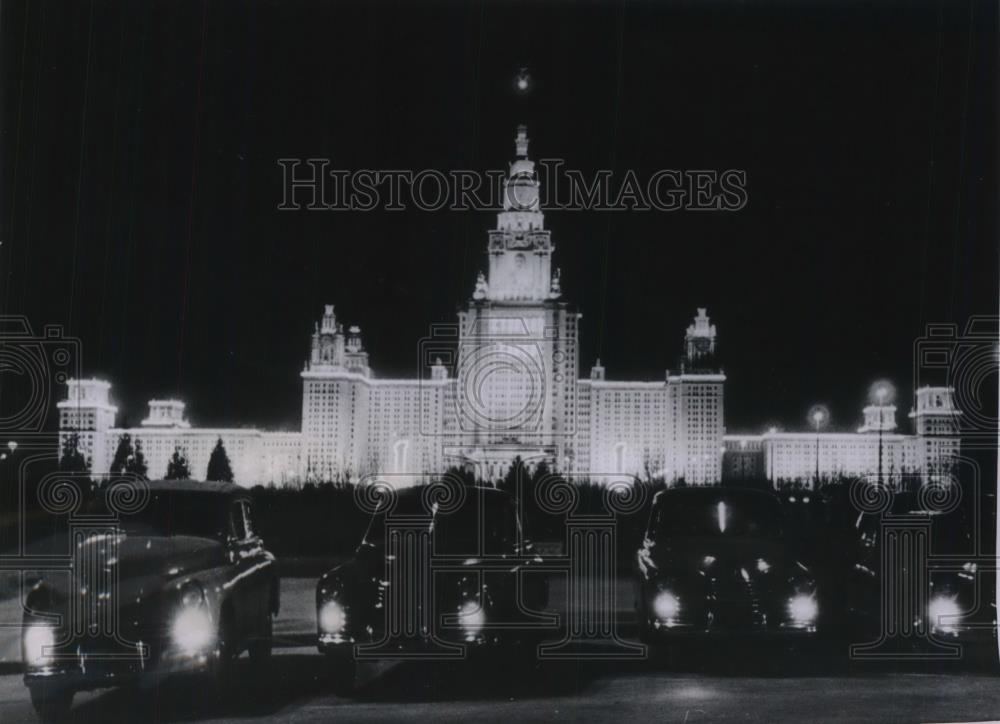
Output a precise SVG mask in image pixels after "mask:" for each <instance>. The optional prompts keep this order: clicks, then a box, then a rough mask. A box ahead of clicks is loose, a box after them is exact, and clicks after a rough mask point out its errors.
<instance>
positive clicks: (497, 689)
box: [0, 579, 1000, 724]
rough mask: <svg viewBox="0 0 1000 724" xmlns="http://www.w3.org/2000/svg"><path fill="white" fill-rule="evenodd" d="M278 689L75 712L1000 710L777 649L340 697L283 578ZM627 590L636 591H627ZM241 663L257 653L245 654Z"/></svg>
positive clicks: (737, 718)
mask: <svg viewBox="0 0 1000 724" xmlns="http://www.w3.org/2000/svg"><path fill="white" fill-rule="evenodd" d="M282 585H283V589H282V593H283V595H282V601H283V610H282V615H281V617H280V619H279V622H278V625H277V629H276V634H277V638H278V644H279V648H278V649H277V650H276V655H275V657H274V662H273V666H272V678H271V680H270V685H269V686H257V687H247V688H246V689H245V690H242V691H240V692H239V695H238V697H237V698H236V701H234V702H233V703H232V704H230V705H228V707H227V708H225V709H218V708H216V707H213V706H211V705H209V704H207V703H205V702H204V700H203V699H204V697H203V696H202V692H201V691H199V690H198V689H196V688H194V687H192V686H191V685H190V684H185V683H182V682H173V683H169V682H168V683H166V684H164V685H163V686H162V687H160V688H158V689H148V690H143V689H136V690H109V691H102V692H93V693H82V694H78V695H77V699H76V701H75V705H74V709H73V720H74V721H75V722H77V723H78V724H83V723H88V724H89V723H90V722H93V723H94V724H104V723H105V722H109V721H114V722H118V721H136V722H145V721H161V722H188V721H247V722H250V721H256V722H260V721H261V720H262V719H266V718H268V717H276V718H280V719H281V721H291V722H320V721H330V720H339V721H350V722H369V721H370V722H381V721H429V720H434V721H455V722H469V721H503V722H505V723H506V724H509V722H511V721H541V720H544V721H580V720H600V721H607V720H616V721H632V720H647V721H665V722H715V721H718V722H802V721H816V720H820V721H826V722H832V721H836V722H918V721H923V722H927V721H939V722H944V721H983V720H990V719H1000V676H998V675H997V672H996V671H995V667H988V666H987V667H982V666H980V667H978V668H976V667H973V666H970V665H968V664H959V665H954V664H953V665H940V664H939V665H937V666H936V667H928V665H924V666H918V665H910V666H908V667H907V668H906V669H905V670H900V669H899V667H898V666H896V665H893V666H889V665H885V664H882V665H861V664H857V663H855V664H853V665H851V666H848V665H847V662H845V661H843V660H842V657H839V656H837V655H835V654H831V653H829V652H827V653H825V654H823V655H821V656H819V657H811V658H810V659H809V662H810V665H809V666H808V668H804V666H803V660H802V659H801V658H796V657H794V656H791V657H788V656H780V655H775V654H774V653H773V652H768V651H766V650H760V651H753V650H750V651H747V652H745V655H742V656H739V657H735V656H730V657H723V658H721V660H720V659H716V660H712V659H711V658H708V657H706V656H704V655H702V656H697V657H696V658H692V659H690V660H682V661H678V660H672V661H661V660H659V659H655V660H652V661H606V662H599V661H589V662H588V661H583V662H580V661H564V662H550V663H545V664H537V663H536V664H534V665H533V666H531V667H528V666H523V665H522V666H513V665H512V664H511V663H510V662H496V661H480V662H470V663H466V664H462V665H454V664H427V663H420V664H418V663H403V664H374V665H366V666H365V667H364V669H363V670H362V672H361V674H360V679H361V683H360V685H359V687H358V688H357V690H356V691H355V692H354V693H353V694H352V695H351V696H350V697H341V696H336V695H335V694H333V693H332V691H331V687H330V684H329V680H328V678H327V674H326V670H325V668H324V662H323V660H322V658H321V657H320V656H319V655H318V654H317V653H316V652H315V648H313V647H312V645H311V642H310V639H311V635H312V631H313V630H314V626H315V624H314V618H313V616H314V614H313V611H312V605H313V603H312V595H313V586H314V582H313V581H312V580H306V579H292V580H285V581H283V583H282ZM619 598H620V599H623V600H624V599H626V598H627V595H626V594H622V595H620V596H619ZM241 663H245V660H243V661H242V662H241ZM0 667H2V668H0V721H2V722H5V724H7V723H11V724H12V723H14V722H33V721H35V717H34V714H33V712H32V709H31V705H30V702H29V701H28V696H27V691H26V689H25V688H24V686H23V685H22V683H21V676H20V674H19V673H18V672H17V671H16V670H15V667H14V666H13V665H11V664H6V665H0Z"/></svg>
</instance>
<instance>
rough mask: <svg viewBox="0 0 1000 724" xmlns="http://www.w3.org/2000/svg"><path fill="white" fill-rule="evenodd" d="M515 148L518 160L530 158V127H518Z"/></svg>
mask: <svg viewBox="0 0 1000 724" xmlns="http://www.w3.org/2000/svg"><path fill="white" fill-rule="evenodd" d="M514 148H515V150H516V151H517V157H518V158H527V157H528V127H527V126H526V125H524V124H523V123H522V124H521V125H519V126H518V127H517V138H516V139H515V140H514Z"/></svg>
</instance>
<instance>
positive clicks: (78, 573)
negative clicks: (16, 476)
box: [47, 534, 224, 605]
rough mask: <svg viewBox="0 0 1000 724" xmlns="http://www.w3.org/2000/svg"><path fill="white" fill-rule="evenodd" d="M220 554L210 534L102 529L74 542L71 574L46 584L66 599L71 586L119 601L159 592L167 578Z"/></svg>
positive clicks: (204, 565) (214, 561)
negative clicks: (149, 533)
mask: <svg viewBox="0 0 1000 724" xmlns="http://www.w3.org/2000/svg"><path fill="white" fill-rule="evenodd" d="M223 558H224V551H223V546H222V543H221V542H219V541H216V540H212V539H210V538H201V537H196V536H169V537H167V536H147V535H124V534H118V535H109V534H100V535H93V536H90V537H87V538H85V539H83V540H81V541H79V542H78V543H77V545H76V550H75V551H74V555H73V564H72V565H73V572H74V575H71V576H53V577H50V578H49V579H48V580H47V583H48V585H50V586H51V588H52V590H53V593H54V594H55V595H56V597H57V598H64V599H65V598H69V595H70V587H71V586H73V587H74V588H76V590H75V591H74V594H75V595H78V596H83V597H86V596H96V597H98V598H100V597H102V596H103V597H104V598H105V599H107V598H108V596H109V595H111V596H112V597H114V598H117V599H118V603H119V605H120V604H122V603H124V602H130V603H131V602H138V601H140V600H141V599H143V598H146V597H148V596H151V595H155V594H158V593H159V592H160V591H161V590H162V589H163V586H164V585H166V584H167V583H168V582H169V581H170V580H173V579H177V578H180V577H183V576H186V575H189V574H191V573H194V572H197V571H200V570H204V569H206V568H211V567H213V566H217V565H220V564H221V562H222V560H223ZM115 581H117V589H116V590H115V583H114V582H115Z"/></svg>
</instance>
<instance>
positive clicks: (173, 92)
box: [0, 0, 1000, 430]
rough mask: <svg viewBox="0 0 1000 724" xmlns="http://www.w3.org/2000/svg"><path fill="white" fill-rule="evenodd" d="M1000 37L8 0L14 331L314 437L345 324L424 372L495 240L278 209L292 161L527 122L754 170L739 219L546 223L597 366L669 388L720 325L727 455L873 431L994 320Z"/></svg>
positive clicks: (457, 141) (429, 152)
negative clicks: (531, 82) (886, 404)
mask: <svg viewBox="0 0 1000 724" xmlns="http://www.w3.org/2000/svg"><path fill="white" fill-rule="evenodd" d="M996 26H997V13H996V9H995V4H994V3H986V2H981V3H980V2H971V3H970V2H967V1H965V0H940V1H939V2H925V3H920V2H918V3H914V2H898V3H897V2H892V3H889V2H881V3H875V2H851V3H823V2H819V3H812V2H810V3H801V2H770V3H763V2H741V3H724V2H709V3H704V2H697V3H696V2H679V3H673V4H669V3H658V4H655V5H654V4H646V3H633V2H625V3H614V4H611V3H601V4H596V3H595V4H583V5H570V4H569V3H550V4H545V3H531V4H525V5H516V4H510V3H502V4H501V3H476V4H467V5H466V4H451V3H449V4H427V3H421V4H420V5H419V6H418V5H417V4H415V3H406V2H399V3H389V2H375V3H357V4H355V3H335V2H248V3H233V2H218V1H215V2H177V1H176V0H170V1H168V2H141V1H140V2H129V3H124V4H122V5H119V4H117V3H110V2H96V3H88V2H81V3H63V2H60V3H52V2H37V1H33V2H26V3H21V4H19V3H15V2H4V3H3V6H2V32H3V43H2V74H3V76H2V77H3V89H2V90H3V97H2V100H3V109H2V124H3V125H2V129H0V130H2V152H3V157H2V169H3V189H2V191H3V193H2V196H0V202H2V204H3V206H2V212H3V215H2V221H3V227H2V230H3V231H2V240H3V245H2V246H0V265H2V267H0V272H2V275H3V276H2V279H3V281H2V284H3V288H2V294H0V311H2V312H3V313H7V314H26V315H28V317H29V318H30V319H31V320H32V322H33V324H34V325H35V326H36V328H41V326H42V325H43V324H50V323H60V324H63V325H65V326H66V328H67V329H68V331H69V333H70V334H72V335H75V336H77V337H79V338H80V340H81V342H82V346H83V367H84V370H85V372H86V373H87V374H94V375H100V376H105V377H107V378H109V379H111V380H112V381H113V383H114V384H115V389H116V397H117V398H118V400H119V401H120V403H121V406H122V408H123V410H124V412H125V413H126V414H127V416H128V419H129V421H131V422H132V423H136V422H138V420H139V419H141V417H142V416H143V414H144V412H145V410H144V403H145V401H146V400H147V399H149V398H150V397H154V396H161V395H168V394H169V395H173V394H176V395H179V396H181V397H182V398H184V399H186V400H188V403H189V413H190V416H191V418H192V419H193V420H194V421H195V422H196V423H198V424H219V423H223V424H256V425H265V426H284V427H289V428H295V427H296V426H297V425H298V419H299V415H300V407H301V386H300V381H299V379H298V372H299V371H300V370H301V367H302V362H303V359H304V357H305V355H306V352H307V344H308V335H309V332H310V331H311V329H312V324H313V321H314V320H315V319H316V318H317V317H318V315H319V313H320V311H321V305H322V304H323V303H324V302H331V303H335V304H336V305H337V309H338V311H339V312H340V314H341V316H342V318H343V319H344V320H345V321H347V322H350V323H357V324H360V325H361V326H362V328H363V329H364V331H365V338H366V344H367V347H368V348H369V351H370V352H371V355H372V359H373V366H374V367H375V369H376V371H377V372H378V373H380V374H384V375H407V376H410V375H414V374H415V372H416V365H417V343H418V340H419V339H420V338H421V337H423V336H425V335H426V334H427V332H428V327H429V324H430V323H432V322H441V321H452V320H453V319H454V312H455V310H456V309H457V307H458V306H459V305H460V304H462V303H464V301H465V300H466V299H467V298H468V297H469V295H470V294H471V291H472V288H473V282H474V279H475V274H476V271H477V270H478V269H480V268H483V267H484V266H485V263H486V262H485V255H484V250H485V244H486V230H487V229H488V228H490V227H491V226H492V225H493V224H494V222H495V220H494V218H493V216H492V215H491V214H489V213H457V212H452V213H448V212H441V213H423V212H416V211H408V212H400V213H307V212H304V211H303V212H298V213H289V212H279V211H277V210H276V208H275V207H276V206H277V204H278V202H279V201H280V198H281V190H282V189H281V174H280V170H279V168H278V166H277V164H276V159H277V158H280V157H296V156H301V157H328V158H330V159H331V160H332V162H333V164H334V165H336V166H340V167H342V168H347V169H357V168H413V169H424V168H435V169H440V170H444V171H447V170H448V169H454V168H480V169H486V168H499V167H501V166H502V165H503V164H505V163H506V162H507V161H508V160H509V159H510V158H511V155H512V151H513V144H512V140H513V135H514V129H515V126H516V125H517V123H519V122H522V121H526V122H527V123H528V124H529V131H530V135H531V139H532V155H533V156H534V157H558V158H563V159H565V160H566V162H567V164H568V165H569V166H571V167H574V168H578V169H581V170H583V171H584V172H586V173H590V172H593V171H594V170H596V169H598V168H611V169H613V170H614V171H615V173H616V174H624V173H625V171H626V170H628V169H634V170H635V171H636V173H637V174H638V175H639V176H640V177H641V178H644V177H647V176H648V175H649V174H651V173H652V172H653V171H655V170H657V169H661V168H673V169H699V168H709V169H713V168H714V169H728V168H740V169H746V171H747V176H748V182H747V189H748V194H749V204H748V206H747V208H746V209H744V210H743V211H741V212H738V213H729V214H727V213H692V212H674V213H657V212H651V213H631V214H629V213H598V212H559V213H550V214H549V215H548V216H547V225H548V228H550V229H551V230H552V234H553V239H554V241H555V243H556V246H557V252H556V254H557V263H558V265H559V266H561V267H562V270H563V277H562V278H563V287H564V291H565V297H566V298H567V299H569V300H572V301H574V302H575V303H576V304H577V305H578V306H579V308H580V310H581V311H582V313H583V315H584V316H583V320H582V323H581V345H582V354H581V360H582V365H583V369H582V372H584V373H585V372H586V370H587V369H588V368H589V365H590V363H591V362H592V360H593V359H594V357H595V356H597V355H598V354H599V355H600V356H601V358H602V359H603V361H604V363H605V365H606V367H607V369H608V375H609V376H610V377H614V378H648V379H657V378H661V377H662V375H663V369H664V368H666V367H668V366H671V363H672V360H673V359H674V357H675V356H676V354H677V353H678V352H679V351H680V345H681V340H682V336H683V331H684V327H685V326H686V325H687V323H688V321H689V319H690V317H691V316H692V315H693V314H694V311H695V307H696V306H707V307H708V308H709V312H710V314H711V316H712V318H713V321H714V322H715V323H717V325H718V327H719V332H720V337H721V344H722V346H723V347H722V348H723V353H724V356H725V361H726V362H725V367H726V372H727V374H728V375H729V383H728V385H727V388H726V396H727V397H726V416H727V426H728V427H729V428H730V429H731V430H744V429H759V428H761V427H762V426H763V425H765V424H770V423H780V424H783V425H784V426H786V427H797V426H799V425H800V424H802V423H803V422H804V415H805V411H806V410H807V409H808V407H809V405H810V404H812V403H813V402H815V401H822V402H826V403H827V404H828V405H829V406H830V407H831V409H832V411H833V415H834V420H835V422H836V423H837V424H839V425H840V426H843V427H850V426H852V425H854V424H855V423H856V422H857V418H858V416H859V414H860V412H859V411H860V407H861V405H862V402H863V399H864V395H865V391H866V388H867V385H868V384H869V383H870V382H871V381H872V380H873V379H875V378H879V377H888V378H891V379H893V380H894V381H896V382H897V384H898V385H899V386H900V387H901V388H902V393H901V399H900V405H901V407H903V408H904V409H908V407H909V404H910V394H909V392H907V391H906V390H908V388H909V387H910V385H911V382H912V379H913V374H914V373H913V348H914V342H915V340H916V339H918V338H919V337H920V336H921V335H922V333H923V330H924V327H925V325H926V324H927V323H930V322H955V323H958V324H959V325H964V323H965V321H966V319H967V318H968V317H969V315H972V314H996V313H997V300H998V290H1000V284H998V245H997V238H998V237H997V231H998V229H997V223H996V221H997V220H996V208H997V207H996V192H997V145H996V129H997V113H996V111H997V107H996V82H997V73H996V70H997V66H996V50H997V48H996V36H997V33H996ZM522 65H527V66H529V67H530V68H531V72H532V74H533V78H534V79H535V81H536V85H535V88H534V91H533V93H532V94H531V96H530V98H528V99H524V98H519V97H516V96H515V94H514V93H513V92H512V90H511V78H512V76H513V73H514V72H515V70H516V69H517V68H518V67H519V66H522ZM8 377H10V376H9V375H8ZM5 384H6V385H8V389H9V385H11V384H18V381H17V380H16V379H15V380H10V379H8V380H6V381H5Z"/></svg>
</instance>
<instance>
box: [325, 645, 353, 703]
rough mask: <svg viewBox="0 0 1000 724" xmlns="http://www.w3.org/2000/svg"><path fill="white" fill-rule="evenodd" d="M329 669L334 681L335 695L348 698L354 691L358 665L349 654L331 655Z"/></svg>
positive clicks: (328, 661)
mask: <svg viewBox="0 0 1000 724" xmlns="http://www.w3.org/2000/svg"><path fill="white" fill-rule="evenodd" d="M327 669H328V671H329V674H330V678H331V680H332V681H333V693H334V694H336V695H337V696H348V695H349V694H351V692H353V691H354V684H355V681H356V679H357V675H358V663H357V661H355V660H354V657H353V656H351V655H349V654H329V655H328V656H327Z"/></svg>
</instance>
